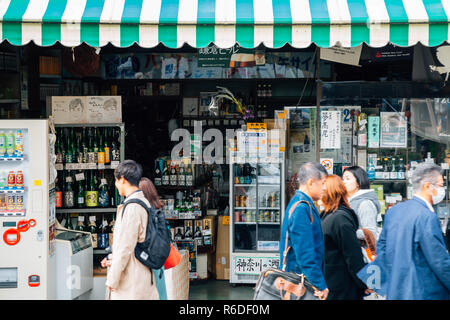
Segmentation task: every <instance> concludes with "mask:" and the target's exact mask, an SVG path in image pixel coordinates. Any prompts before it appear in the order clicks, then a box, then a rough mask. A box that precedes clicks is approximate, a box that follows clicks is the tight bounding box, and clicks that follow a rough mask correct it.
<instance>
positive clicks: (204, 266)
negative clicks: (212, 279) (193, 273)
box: [197, 253, 208, 280]
mask: <svg viewBox="0 0 450 320" xmlns="http://www.w3.org/2000/svg"><path fill="white" fill-rule="evenodd" d="M197 275H198V278H197V279H200V280H205V279H208V254H207V253H199V254H198V255H197Z"/></svg>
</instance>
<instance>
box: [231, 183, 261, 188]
mask: <svg viewBox="0 0 450 320" xmlns="http://www.w3.org/2000/svg"><path fill="white" fill-rule="evenodd" d="M234 186H235V187H256V184H245V183H236V184H235V185H234Z"/></svg>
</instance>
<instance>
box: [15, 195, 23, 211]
mask: <svg viewBox="0 0 450 320" xmlns="http://www.w3.org/2000/svg"><path fill="white" fill-rule="evenodd" d="M16 209H17V210H22V209H23V194H18V195H16Z"/></svg>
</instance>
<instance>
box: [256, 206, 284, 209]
mask: <svg viewBox="0 0 450 320" xmlns="http://www.w3.org/2000/svg"><path fill="white" fill-rule="evenodd" d="M258 210H280V207H279V206H278V207H259V208H258Z"/></svg>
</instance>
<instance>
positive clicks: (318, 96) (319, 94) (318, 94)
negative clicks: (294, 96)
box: [316, 47, 322, 162]
mask: <svg viewBox="0 0 450 320" xmlns="http://www.w3.org/2000/svg"><path fill="white" fill-rule="evenodd" d="M316 50H317V51H316V161H317V162H320V100H321V99H322V81H321V80H320V48H319V47H317V49H316Z"/></svg>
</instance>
